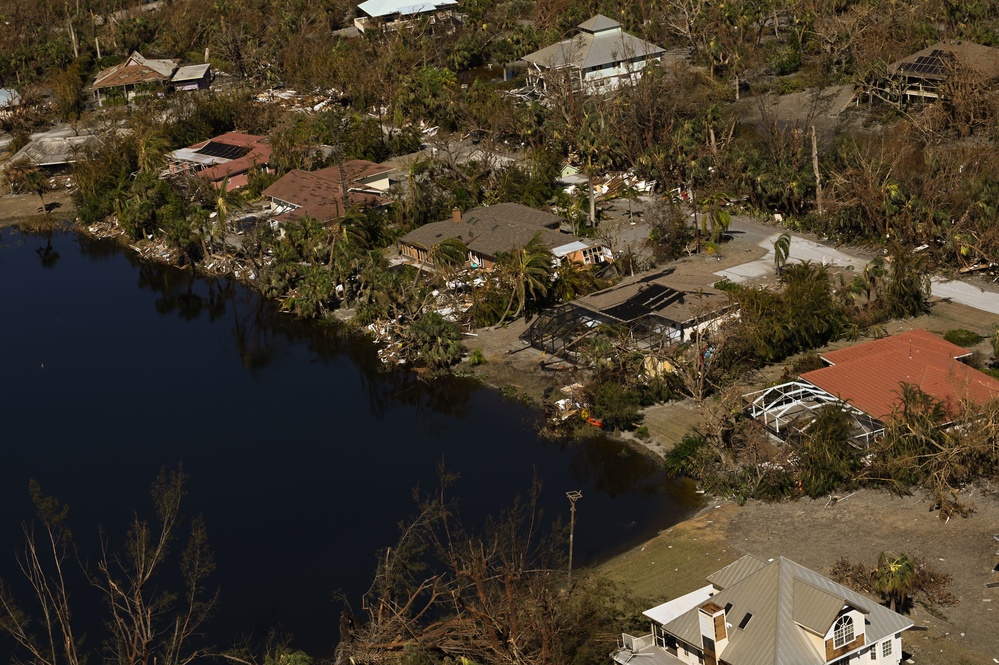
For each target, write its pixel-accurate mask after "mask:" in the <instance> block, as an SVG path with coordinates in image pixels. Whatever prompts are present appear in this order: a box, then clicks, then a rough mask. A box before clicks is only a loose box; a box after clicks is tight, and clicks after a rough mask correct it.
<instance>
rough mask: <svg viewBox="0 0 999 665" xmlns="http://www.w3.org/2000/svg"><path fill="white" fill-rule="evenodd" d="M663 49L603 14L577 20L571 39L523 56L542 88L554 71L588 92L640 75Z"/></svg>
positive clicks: (610, 87) (530, 78)
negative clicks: (632, 33) (631, 32)
mask: <svg viewBox="0 0 999 665" xmlns="http://www.w3.org/2000/svg"><path fill="white" fill-rule="evenodd" d="M665 52H666V51H665V50H664V49H662V48H661V47H659V46H656V45H655V44H652V43H649V42H647V41H644V40H642V39H639V38H638V37H635V36H634V35H631V34H628V33H627V32H624V31H623V30H621V24H620V23H618V22H617V21H615V20H613V19H609V18H607V17H606V16H604V15H602V14H597V15H596V16H594V17H593V18H591V19H590V20H588V21H584V22H583V23H580V24H579V33H578V34H577V35H576V36H575V37H572V38H571V39H565V40H562V41H560V42H559V43H557V44H552V45H551V46H546V47H545V48H543V49H541V50H540V51H535V52H534V53H531V54H530V55H527V56H524V60H526V61H527V62H528V63H529V64H530V67H529V69H528V71H527V77H528V82H529V83H530V84H531V85H533V86H534V87H535V88H536V89H537V90H539V91H541V92H544V91H545V90H546V89H547V86H548V80H547V79H548V78H550V77H552V76H553V74H554V73H555V72H561V73H563V74H564V75H567V76H568V77H569V82H570V83H571V85H572V86H573V88H575V89H583V90H585V91H587V92H602V91H605V90H613V89H614V88H616V87H618V86H619V85H622V84H630V83H633V82H634V81H636V80H637V79H638V78H640V77H641V75H642V70H643V69H645V67H646V66H647V65H648V64H649V63H650V62H658V61H659V60H660V59H661V58H662V56H663V54H664V53H665Z"/></svg>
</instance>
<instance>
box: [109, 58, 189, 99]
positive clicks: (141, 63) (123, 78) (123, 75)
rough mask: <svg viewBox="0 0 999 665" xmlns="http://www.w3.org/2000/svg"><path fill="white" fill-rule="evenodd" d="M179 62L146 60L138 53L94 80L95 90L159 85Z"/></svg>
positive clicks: (168, 76) (167, 77)
mask: <svg viewBox="0 0 999 665" xmlns="http://www.w3.org/2000/svg"><path fill="white" fill-rule="evenodd" d="M179 64H180V63H179V61H177V60H166V59H162V60H156V59H153V58H146V57H144V56H143V55H142V54H141V53H139V52H138V51H133V52H132V55H130V56H129V57H128V59H127V60H126V61H125V62H123V63H121V64H120V65H114V66H112V67H108V68H107V69H105V70H103V71H101V72H100V73H99V74H97V76H96V77H95V78H94V83H93V88H94V90H100V89H102V88H114V87H119V86H124V85H136V84H138V83H158V82H162V81H166V80H168V79H169V78H170V76H171V75H172V74H173V73H174V70H176V69H177V65H179Z"/></svg>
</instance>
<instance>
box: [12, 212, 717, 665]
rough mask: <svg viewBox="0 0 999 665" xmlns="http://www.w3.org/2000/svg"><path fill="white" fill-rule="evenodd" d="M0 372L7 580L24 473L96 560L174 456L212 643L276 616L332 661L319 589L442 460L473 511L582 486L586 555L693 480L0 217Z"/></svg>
mask: <svg viewBox="0 0 999 665" xmlns="http://www.w3.org/2000/svg"><path fill="white" fill-rule="evenodd" d="M0 377H2V381H0V409H2V411H0V412H2V414H3V429H2V430H0V440H2V441H3V442H4V446H3V455H4V459H3V464H2V465H0V501H2V505H3V506H4V508H3V511H2V513H0V578H3V579H5V580H8V581H10V582H12V583H18V584H20V581H19V580H18V579H17V576H18V574H19V573H18V570H17V566H16V560H15V554H16V551H17V549H18V547H19V546H20V543H21V531H20V527H21V524H22V523H24V522H26V521H29V520H30V519H31V516H32V510H33V509H32V506H31V502H30V498H29V496H28V491H27V486H28V482H29V479H32V478H34V479H37V480H38V481H39V482H40V483H41V485H42V487H43V489H44V490H45V492H46V493H49V494H52V495H55V496H57V497H58V498H60V499H61V500H63V501H65V502H66V503H67V504H68V505H69V506H70V520H71V524H72V526H73V529H74V533H75V535H76V537H77V539H78V541H79V542H80V543H81V550H82V551H83V552H84V553H85V554H84V556H86V553H87V552H90V553H91V554H90V556H91V557H92V556H95V554H94V552H95V547H96V545H97V541H98V535H97V534H98V525H103V526H104V527H105V528H106V529H107V532H108V535H109V538H110V539H111V541H112V545H114V544H115V542H120V539H121V531H122V529H123V526H124V525H125V524H126V523H127V521H128V520H129V518H130V516H131V515H132V512H133V510H138V511H140V513H142V514H149V513H151V506H150V500H149V494H148V488H149V486H150V484H151V482H152V480H153V479H154V477H155V476H156V474H157V472H158V471H159V470H160V469H161V468H164V467H165V468H175V467H177V466H178V465H181V464H182V465H183V469H184V471H185V473H186V474H188V476H189V480H188V485H187V489H188V496H187V499H186V504H185V505H186V510H187V512H188V514H191V515H193V514H203V515H204V517H205V520H206V522H207V525H208V533H209V538H210V541H211V544H212V546H213V548H214V550H215V555H216V560H217V564H218V569H217V572H216V574H215V576H214V580H215V582H216V583H217V584H218V585H219V586H220V587H221V590H222V592H221V600H220V606H219V610H218V614H217V616H216V617H215V619H214V620H213V621H212V623H211V624H210V629H211V633H212V636H213V638H214V641H215V642H216V643H217V644H219V645H220V646H226V645H228V644H229V643H230V642H232V641H233V640H236V639H237V638H238V637H239V636H240V635H244V634H253V635H261V634H263V633H264V632H266V631H267V630H268V629H269V628H272V627H277V628H280V629H282V630H285V631H287V632H289V633H290V634H292V635H293V636H294V640H293V643H294V644H295V646H297V647H298V648H301V649H304V650H306V651H307V652H309V653H311V654H313V655H317V656H324V655H330V654H331V653H332V649H333V646H334V644H335V642H336V639H337V621H338V617H339V613H340V610H341V606H340V604H339V602H338V601H337V600H336V598H335V594H336V593H337V592H343V593H345V594H346V595H347V597H348V598H349V599H350V600H351V602H352V603H353V604H354V605H355V606H356V605H358V604H359V598H360V595H361V594H362V593H363V591H364V590H365V589H366V588H367V585H368V582H369V580H370V577H371V574H372V572H373V569H374V563H375V554H376V552H377V550H378V549H380V548H383V547H386V546H389V545H392V544H393V542H394V540H395V537H396V535H397V529H398V523H399V522H400V521H402V520H404V519H406V518H407V517H409V516H411V515H412V514H413V513H414V512H415V503H414V500H413V490H414V488H415V487H417V486H419V487H422V488H427V489H429V488H431V487H432V486H433V484H434V482H435V477H436V471H437V468H438V466H439V465H440V464H443V465H444V466H446V468H447V469H448V470H449V471H451V472H455V473H458V474H460V479H459V481H458V482H457V483H456V484H455V485H454V487H453V490H452V494H453V496H455V497H456V498H458V499H459V500H460V502H461V506H462V508H463V514H464V515H465V517H466V519H467V520H468V521H469V522H472V523H476V522H481V521H482V520H483V519H484V517H485V516H486V515H488V514H490V513H495V512H497V511H499V510H500V509H502V508H503V507H506V506H508V505H509V504H510V503H511V501H512V500H513V497H514V495H515V494H517V493H521V494H526V492H527V491H528V490H529V489H530V486H531V482H532V478H533V476H534V474H535V473H536V474H537V475H538V476H539V477H540V479H541V480H542V482H543V485H544V490H543V493H542V505H543V507H544V510H545V518H546V519H547V520H549V521H550V520H553V519H555V518H556V517H557V516H558V517H562V518H563V519H567V518H568V507H569V506H568V501H567V500H566V498H565V492H566V491H569V490H582V492H583V498H582V499H581V500H580V501H579V503H578V508H577V522H576V551H575V556H576V561H577V562H581V563H584V564H585V563H593V562H595V561H597V560H599V559H601V558H604V557H607V556H609V555H611V554H613V553H615V552H617V551H620V550H622V549H624V548H626V547H628V546H630V545H634V544H636V543H638V542H641V541H642V540H643V539H645V538H647V537H649V536H651V535H654V534H655V533H656V532H657V531H658V530H661V529H663V528H666V527H668V526H670V525H672V524H675V523H676V522H678V521H680V520H682V519H684V518H685V517H687V516H688V515H690V514H691V513H692V512H693V511H695V510H696V509H697V507H698V499H697V497H696V495H695V494H694V492H693V488H692V486H691V485H690V483H688V482H685V481H682V480H676V479H673V478H670V477H668V476H667V475H666V474H665V473H664V472H663V471H662V470H661V468H660V465H658V464H656V463H655V462H653V461H652V460H650V459H649V458H647V457H645V456H643V455H640V454H637V453H635V452H633V451H630V450H629V449H627V448H626V447H625V446H623V445H622V444H621V443H620V442H617V441H614V440H611V439H607V438H599V439H595V440H592V441H589V442H586V443H581V444H574V445H570V446H562V445H557V444H553V443H551V442H548V441H546V440H543V439H541V438H539V437H538V436H537V435H536V433H535V427H536V421H537V418H538V417H539V413H538V412H537V411H536V410H535V409H531V408H528V407H525V406H524V405H522V404H520V403H518V402H516V401H512V400H508V399H504V398H503V397H501V396H500V395H499V394H498V393H497V392H496V391H493V390H491V389H488V388H485V387H482V386H480V385H478V384H476V383H474V382H472V381H469V380H464V379H448V380H437V381H431V382H425V381H422V380H418V379H416V378H414V377H413V376H412V375H409V374H406V373H385V372H382V371H379V367H378V364H377V357H376V355H375V351H374V347H373V346H372V345H371V343H370V342H368V341H367V340H365V339H363V338H360V337H357V336H352V335H349V334H347V333H346V332H345V331H343V330H341V329H336V328H329V327H323V326H318V325H310V324H305V323H302V322H299V321H295V320H293V319H292V318H291V317H289V316H287V315H284V314H281V313H279V312H278V311H276V309H275V307H274V306H273V305H272V304H271V303H269V302H266V301H264V300H263V299H261V298H260V297H259V296H258V295H257V294H256V293H254V292H253V291H251V290H249V289H246V288H244V287H243V286H241V285H239V284H236V283H232V282H229V281H227V280H210V279H202V278H198V277H195V276H193V275H192V274H191V272H190V271H183V270H177V269H173V268H168V267H165V266H160V265H155V264H150V263H144V262H141V261H139V260H138V259H137V258H136V257H135V256H134V255H133V254H132V253H130V252H127V251H125V250H122V249H120V248H119V247H117V246H116V245H114V244H112V243H109V242H105V241H94V240H90V239H87V238H85V237H81V236H78V235H76V234H74V233H70V232H55V233H53V234H52V235H51V236H50V237H49V236H46V235H44V234H40V235H35V234H22V233H21V232H19V231H16V230H13V229H6V230H4V231H0ZM94 630H96V627H95V628H94ZM0 646H4V647H6V646H7V645H6V644H5V643H4V642H3V641H2V639H0Z"/></svg>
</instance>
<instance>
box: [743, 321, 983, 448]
mask: <svg viewBox="0 0 999 665" xmlns="http://www.w3.org/2000/svg"><path fill="white" fill-rule="evenodd" d="M970 356H971V352H970V351H968V350H967V349H964V348H961V347H960V346H957V345H956V344H951V343H950V342H948V341H946V340H944V339H941V338H939V337H937V336H936V335H934V334H932V333H929V332H927V331H925V330H918V329H917V330H910V331H908V332H902V333H898V334H896V335H891V336H890V337H884V338H882V339H875V340H872V341H869V342H864V343H862V344H855V345H854V346H850V347H847V348H845V349H839V350H838V351H828V352H826V353H823V354H822V356H821V357H822V360H823V361H824V362H825V363H826V364H827V365H828V366H827V367H823V368H820V369H816V370H812V371H810V372H805V373H804V374H802V375H801V376H799V377H798V380H797V381H790V382H788V383H783V384H781V385H778V386H773V387H771V388H767V389H766V390H761V391H759V392H755V393H750V394H749V395H745V396H744V399H746V400H747V401H749V402H750V406H749V413H750V415H752V416H753V417H754V418H756V419H757V420H759V421H760V422H762V423H763V424H764V425H765V426H766V427H767V429H769V430H770V432H771V433H772V434H775V435H776V436H778V437H780V438H784V437H786V436H787V435H788V434H789V433H790V431H791V428H793V427H796V426H798V425H801V424H805V423H807V422H810V420H811V418H810V413H811V412H812V411H814V410H815V409H818V408H820V407H821V406H823V405H825V404H843V403H845V408H846V409H847V411H848V412H849V413H850V414H851V415H853V417H854V420H855V425H856V427H857V428H858V430H857V431H858V434H857V436H858V437H859V438H861V439H863V440H864V441H866V442H869V441H870V439H871V437H873V436H876V435H877V434H878V433H880V432H881V431H882V430H883V429H884V423H885V422H887V421H888V420H889V419H890V418H891V416H892V414H893V413H894V411H895V409H897V408H898V406H899V405H900V404H901V401H902V387H903V385H904V384H909V385H912V386H915V387H917V388H919V389H920V390H922V391H923V392H924V393H926V394H928V395H930V396H932V397H934V398H935V399H937V400H939V401H940V402H941V403H942V404H943V406H944V408H945V410H946V412H947V418H948V419H949V420H948V422H951V421H952V420H953V419H954V418H956V417H957V416H958V415H960V413H961V410H962V408H963V405H964V404H965V403H966V402H970V403H972V404H981V403H984V402H987V401H989V400H991V399H993V398H996V397H999V381H997V380H996V379H993V378H992V377H991V376H989V375H987V374H984V373H982V372H979V371H978V370H976V369H974V368H973V367H970V366H968V365H966V364H964V363H963V362H961V360H962V359H967V358H968V357H970ZM796 423H797V425H796ZM946 424H948V423H947V422H943V423H940V425H946Z"/></svg>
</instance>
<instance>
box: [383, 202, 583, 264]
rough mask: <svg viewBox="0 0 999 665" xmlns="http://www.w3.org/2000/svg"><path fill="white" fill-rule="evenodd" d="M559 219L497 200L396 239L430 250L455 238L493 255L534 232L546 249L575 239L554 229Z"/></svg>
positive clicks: (522, 242)
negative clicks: (457, 220)
mask: <svg viewBox="0 0 999 665" xmlns="http://www.w3.org/2000/svg"><path fill="white" fill-rule="evenodd" d="M561 221H562V219H561V218H560V217H559V216H558V215H553V214H552V213H550V212H544V211H542V210H537V209H535V208H530V207H528V206H525V205H521V204H519V203H497V204H496V205H491V206H484V207H481V208H475V209H473V210H469V211H468V212H466V213H465V214H464V215H462V219H461V221H460V222H454V221H452V220H448V221H444V222H433V223H431V224H425V225H423V226H421V227H420V228H418V229H415V230H413V231H410V232H409V233H407V234H406V235H404V236H403V237H402V238H400V239H399V240H400V242H402V243H405V244H408V245H414V246H420V247H424V248H427V249H429V248H430V247H433V246H434V245H436V244H437V243H439V242H441V241H442V240H444V239H446V238H458V239H460V240H461V241H462V242H463V243H465V245H466V246H467V247H468V248H469V249H470V250H472V251H473V252H477V253H478V254H481V255H483V256H489V257H495V256H496V254H497V252H508V251H511V250H513V249H515V248H517V247H523V246H524V245H526V244H527V243H529V242H530V241H531V238H532V237H534V235H535V234H539V236H540V239H541V242H543V243H544V244H545V245H546V246H547V247H548V248H549V249H554V248H555V247H560V246H562V245H566V244H568V243H570V242H572V241H574V240H576V238H575V236H572V235H569V234H567V233H560V232H559V231H557V230H554V229H557V228H558V226H559V224H560V223H561Z"/></svg>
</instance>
